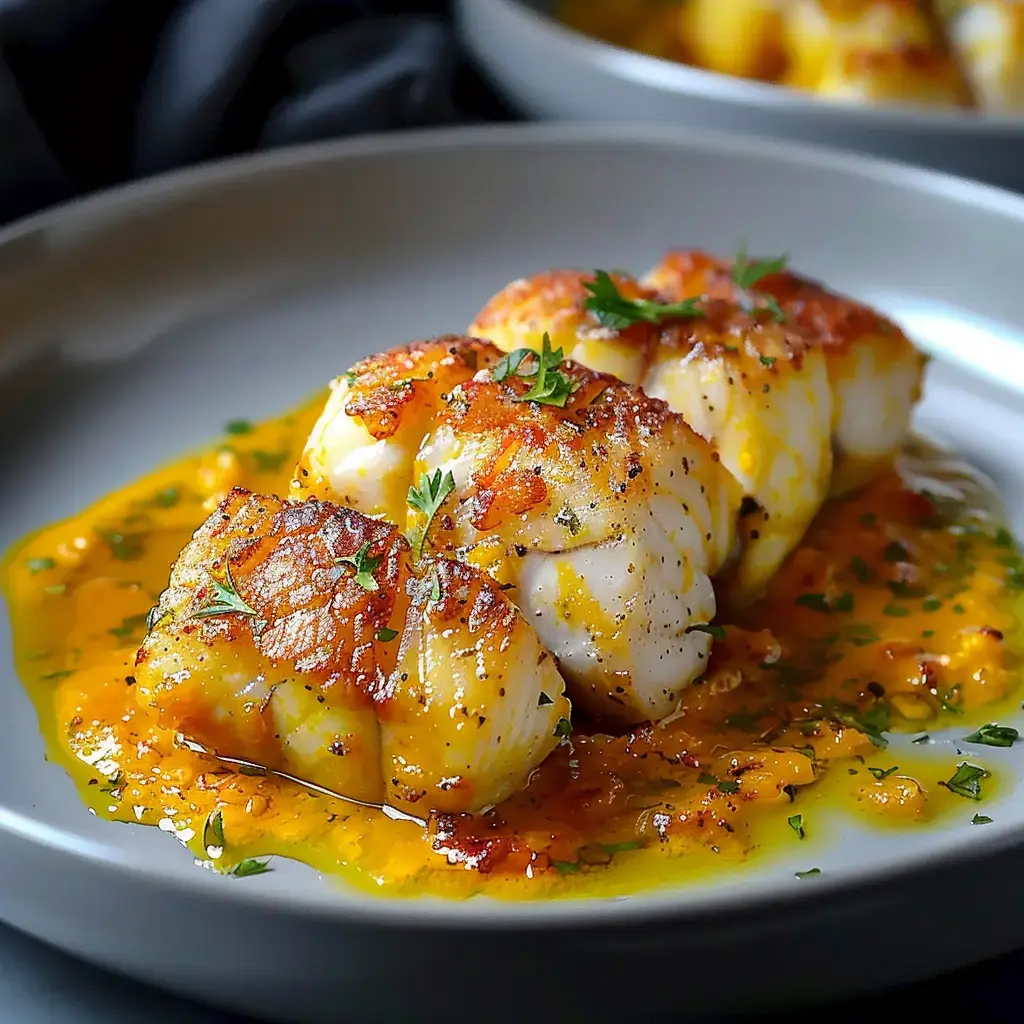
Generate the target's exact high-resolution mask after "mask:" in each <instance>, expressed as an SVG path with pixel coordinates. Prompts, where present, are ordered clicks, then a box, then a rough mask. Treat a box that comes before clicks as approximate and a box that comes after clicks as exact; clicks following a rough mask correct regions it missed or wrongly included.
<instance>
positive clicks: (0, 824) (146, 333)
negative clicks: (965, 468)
mask: <svg viewBox="0 0 1024 1024" xmlns="http://www.w3.org/2000/svg"><path fill="white" fill-rule="evenodd" d="M741 238H746V239H747V241H748V242H749V245H750V247H751V249H752V250H753V251H761V252H778V251H786V252H788V253H790V254H791V256H792V258H793V261H794V262H795V264H796V265H797V266H798V267H806V268H807V269H808V270H810V271H813V272H814V273H816V274H819V275H821V276H823V277H824V278H825V279H826V280H828V281H829V282H831V283H832V284H833V285H835V286H836V287H839V288H843V289H847V290H849V291H850V292H852V293H854V294H856V295H858V296H862V297H864V298H865V299H868V300H871V301H876V302H878V303H880V304H881V305H883V306H884V307H885V308H886V309H887V310H888V311H889V312H891V313H893V314H895V315H896V316H897V317H900V318H902V319H903V320H904V321H905V322H906V323H907V324H908V325H909V326H910V327H911V329H912V330H914V331H915V332H916V334H917V337H918V339H919V340H920V341H921V342H922V343H924V344H925V345H926V346H927V347H929V348H930V349H931V350H932V351H937V352H945V353H946V354H947V355H948V356H949V358H950V359H951V360H953V362H951V363H948V364H945V365H943V364H938V365H935V366H933V368H932V371H931V375H930V380H929V384H928V391H927V397H926V399H925V401H924V403H923V405H922V407H921V411H920V415H919V418H918V424H919V426H920V427H921V428H922V429H923V430H924V431H926V432H927V433H929V434H931V435H933V436H934V437H936V438H937V439H938V440H940V441H942V442H944V443H948V444H950V445H952V446H954V447H956V448H957V449H958V450H960V451H961V452H963V453H964V454H965V455H966V456H967V457H968V458H970V459H971V460H972V461H973V462H975V463H976V464H977V465H978V466H979V467H980V468H982V469H983V470H985V471H987V472H988V473H989V474H990V475H991V476H992V477H993V478H994V479H995V480H996V481H997V482H998V484H999V486H1000V488H1001V489H1002V492H1003V494H1004V496H1005V497H1006V498H1007V500H1008V502H1009V504H1010V506H1011V507H1012V508H1014V509H1018V510H1020V511H1021V512H1022V513H1024V500H1022V499H1024V450H1022V448H1021V446H1020V444H1019V438H1020V437H1022V436H1024V413H1022V410H1021V402H1020V398H1019V395H1020V393H1021V390H1022V389H1024V369H1022V359H1021V350H1020V349H1019V348H1018V347H1017V332H1019V331H1020V329H1021V327H1022V325H1024V288H1021V287H1020V282H1019V266H1020V259H1019V257H1020V253H1021V252H1022V251H1024V199H1019V198H1015V197H1013V196H1009V195H1006V194H1003V193H1000V192H997V191H995V190H992V189H986V188H983V187H980V186H974V185H970V184H966V183H962V182H959V181H956V180H953V179H949V178H945V177H941V176H935V175H929V174H926V173H923V172H916V171H910V170H906V169H902V168H899V167H893V166H889V165H885V164H879V163H875V162H870V161H862V160H858V159H851V158H848V157H841V156H837V155H831V154H828V153H819V152H817V151H813V150H807V149H802V148H793V147H781V146H775V145H771V144H761V143H752V142H741V141H734V140H730V139H726V138H722V137H714V136H701V135H697V134H692V135H689V136H687V137H685V138H684V137H681V136H680V135H679V134H677V133H672V132H670V131H667V130H661V129H657V128H642V127H632V128H630V127H616V126H611V127H598V126H590V127H585V126H576V127H573V126H555V127H526V128H512V129H508V128H496V129H488V130H478V131H472V130H469V131H466V130H462V131H449V132H440V133H424V134H413V135H406V136H394V137H389V138H383V139H367V140H360V141H356V142H350V143H347V144H343V145H329V146H320V147H313V148H307V149H301V150H295V151H289V152H281V153H275V154H273V155H270V156H264V157H261V158H259V159H254V160H244V161H240V162H235V163H229V164H225V165H222V166H218V167H213V168H204V169H199V170H194V171H190V172H187V173H185V174H180V175H175V176H171V177H168V178H163V179H160V180H157V181H154V182H151V183H147V184H143V185H140V186H137V187H133V188H129V189H125V190H123V191H120V192H117V193H113V194H110V195H106V196H101V197H99V198H97V199H94V200H91V201H89V202H86V203H83V204H80V205H76V206H71V207H68V208H65V209H62V210H57V211H55V212H53V213H49V214H45V215H43V216H41V217H38V218H36V219H34V220H32V221H29V222H27V223H24V224H22V225H20V226H17V227H14V228H12V229H10V230H8V231H6V232H5V233H3V234H2V235H0V338H2V339H3V340H2V344H0V375H2V376H0V391H2V394H0V431H2V436H3V438H4V442H5V443H4V444H3V445H2V446H0V507H2V508H3V510H4V513H3V517H2V520H0V543H2V544H3V545H4V546H6V545H7V544H8V543H10V542H12V541H14V540H15V539H17V538H18V537H20V536H21V535H22V534H23V533H24V532H25V531H27V530H30V529H32V528H33V527H35V526H37V525H39V524H41V523H43V522H46V521H50V520H53V519H54V518H57V517H60V516H64V515H66V514H70V513H73V512H75V511H76V510H78V509H79V508H80V507H82V506H83V505H84V504H85V503H87V502H89V501H91V500H92V499H94V498H97V497H98V496H100V495H101V494H103V493H105V492H107V491H109V490H110V489H112V488H114V487H116V486H118V485H120V484H123V483H125V482H127V481H128V480H130V479H131V478H133V477H134V476H136V475H137V474H140V473H142V472H144V471H145V470H147V469H150V468H151V467H153V466H154V465H155V464H157V463H160V462H161V461H164V460H167V459H169V458H171V457H173V456H174V455H175V454H176V453H178V452H180V451H181V450H183V449H186V448H188V447H190V446H192V445H195V444H198V443H200V442H202V441H203V440H204V439H206V438H208V437H211V436H213V435H215V434H216V433H217V432H218V430H219V429H220V426H221V424H222V423H223V422H224V421H225V419H227V418H230V417H231V416H236V415H245V416H250V417H258V416H262V415H264V414H269V413H272V412H275V411H277V410H279V409H283V408H284V407H287V406H289V405H290V404H292V403H294V402H296V401H297V400H299V399H301V398H303V397H304V396H305V395H307V394H308V393H309V392H310V391H311V390H312V389H314V388H316V387H319V386H320V385H322V384H323V383H324V382H325V381H326V380H327V379H328V378H329V377H331V376H332V375H334V374H335V373H337V372H338V371H339V369H340V368H343V367H345V366H348V365H350V364H351V363H352V362H353V361H354V360H355V359H356V357H358V356H360V355H362V354H364V353H367V352H370V351H372V350H377V349H381V348H385V347H388V346H391V345H394V344H397V343H400V342H403V341H406V340H408V339H411V338H414V337H422V336H424V335H429V334H432V333H437V332H443V331H446V330H459V329H461V328H462V326H463V325H464V324H465V323H467V322H468V320H469V319H470V317H471V316H472V315H473V314H474V313H475V312H476V309H477V307H478V306H479V305H480V304H481V303H482V301H483V300H484V299H485V298H486V297H488V296H489V295H490V294H491V293H492V292H493V291H495V290H496V289H497V288H499V287H501V286H502V285H504V284H505V283H506V282H508V281H509V280H511V279H513V278H515V277H517V276H520V275H522V274H524V273H529V272H532V271H534V270H537V269H541V268H543V267H545V266H548V265H580V266H623V265H625V266H630V267H636V268H637V269H638V270H639V269H642V268H644V267H646V266H647V265H648V264H650V263H651V262H653V261H654V260H655V259H656V258H657V257H658V255H659V254H660V253H661V251H662V250H663V249H664V248H665V247H667V246H669V245H672V244H687V243H690V244H700V245H706V246H708V247H710V248H713V249H719V250H724V251H730V250H732V249H733V248H734V246H735V245H736V242H737V240H738V239H741ZM972 367H976V368H978V369H980V370H982V371H987V372H988V374H989V382H988V383H986V382H985V381H983V380H981V379H978V380H975V379H973V378H971V377H968V376H967V374H966V372H965V371H967V370H969V369H970V368H972ZM1016 526H1017V527H1018V528H1024V517H1022V516H1021V515H1018V516H1017V521H1016ZM10 663H11V658H10V648H9V640H8V637H7V630H6V627H4V630H3V635H2V638H0V670H2V671H3V673H4V683H5V685H4V686H3V687H2V689H0V737H2V742H0V878H2V879H3V884H2V885H0V917H2V918H4V919H5V920H7V921H9V922H11V923H12V924H14V925H16V926H17V927H20V928H22V929H25V930H26V931H29V932H31V933H33V934H34V935H37V936H39V937H41V938H43V939H45V940H47V941H49V942H52V943H54V944H56V945H59V946H62V947H64V948H65V949H68V950H71V951H72V952H75V953H77V954H80V955H82V956H84V957H87V958H89V959H91V960H94V961H96V962H98V963H101V964H106V965H108V966H111V967H115V968H117V969H119V970H122V971H125V972H128V973H130V974H133V975H136V976H138V977H141V978H143V979H147V980H150V981H153V982H157V983H159V984H162V985H165V986H167V987H169V988H173V989H175V990H177V991H179V992H183V993H187V994H190V995H193V996H197V997H200V998H202V999H206V1000H209V1001H211V1002H215V1003H219V1004H221V1005H225V1006H230V1007H232V1008H235V1009H244V1010H247V1011H249V1012H259V1013H263V1014H267V1015H275V1016H277V1017H279V1018H281V1019H289V1020H301V1021H324V1022H326V1021H335V1020H337V1017H338V1013H339V1007H345V1008H350V1009H351V1011H352V1016H353V1018H354V1019H359V1020H374V1019H391V1020H395V1019H412V1018H413V1017H417V1018H418V1017H422V1016H423V1015H424V1013H426V1015H427V1016H428V1017H429V1016H430V1014H431V1013H432V1012H434V1008H435V1003H436V1004H437V1006H438V1007H439V1008H443V1010H444V1012H446V1013H447V1012H450V1011H452V1010H454V1011H456V1012H463V1011H466V1008H468V1007H481V1008H484V1007H486V1011H485V1012H486V1013H487V1015H488V1018H489V1019H490V1020H492V1021H497V1022H502V1021H506V1020H508V1021H512V1020H519V1019H521V1018H522V1016H523V1015H524V1014H530V1013H536V1012H537V1011H538V1010H541V1011H542V1016H544V1013H545V1012H548V1013H550V1015H551V1019H576V1014H587V1015H589V1019H590V1020H594V1021H605V1020H609V1021H611V1020H616V1021H619V1020H622V1019H623V1018H624V1017H626V1018H628V1017H629V1015H630V1013H631V1012H632V1011H634V1010H635V1009H636V1007H637V1005H638V1003H637V1000H638V999H640V1000H641V1002H642V1005H643V1006H644V1008H645V1009H646V1010H649V1011H650V1012H651V1013H654V1012H656V1011H663V1010H664V1011H668V1010H671V1009H674V1008H675V1009H679V1010H685V1012H686V1013H688V1014H690V1015H694V1014H697V1013H699V1012H703V1011H708V1012H710V1011H715V1012H718V1013H721V1012H724V1011H726V1010H730V1009H737V1008H750V1007H755V1006H757V1007H763V1006H767V1005H769V1004H772V1003H777V1002H779V1001H788V1000H792V999H797V998H799V999H804V998H810V997H819V996H832V997H838V996H841V995H843V994H844V993H848V992H853V991H858V990H863V989H867V988H870V987H874V986H881V985H886V984H891V983H894V982H898V981H905V980H909V979H911V978H915V977H920V976H923V975H925V974H927V973H929V972H933V971H940V970H946V969H949V968H952V967H954V966H961V965H964V964H966V963H968V962H970V961H972V960H979V959H982V958H984V957H988V956H991V955H994V954H997V953H999V952H1002V951H1004V950H1006V949H1009V948H1011V947H1013V946H1016V945H1024V917H1022V916H1021V914H1020V913H1019V907H1020V906H1021V902H1022V900H1024V876H1022V874H1021V872H1020V870H1019V864H1020V858H1021V856H1022V855H1024V804H1022V802H1021V801H1020V799H1019V798H1018V797H1016V796H1014V794H1013V793H1012V792H1010V790H1011V789H1012V787H1006V789H1005V792H1004V796H1003V797H1001V798H1000V799H999V800H998V801H993V803H992V805H991V807H989V806H986V811H987V812H988V813H990V814H991V815H992V816H993V817H994V818H995V819H996V823H995V824H993V825H989V826H986V827H985V828H984V829H980V828H976V827H974V828H972V827H971V826H969V825H968V821H969V819H970V817H971V813H973V810H974V808H973V807H971V806H967V807H966V808H965V814H964V815H963V819H962V821H958V822H957V823H955V825H953V826H950V827H947V828H928V829H921V830H919V831H916V832H892V831H885V832H869V831H866V830H859V829H857V828H855V827H853V826H852V825H850V826H848V827H847V826H844V827H842V828H837V829H836V830H835V831H834V832H833V833H832V834H831V835H829V836H827V837H822V838H821V840H820V841H817V840H816V841H812V840H810V839H809V840H808V841H807V843H805V844H800V848H799V851H798V853H799V858H800V859H799V861H774V862H772V861H768V862H764V863H762V862H756V863H755V864H753V865H752V866H751V867H750V868H748V869H741V870H737V871H736V872H735V873H734V874H733V875H731V876H723V877H722V878H721V879H718V880H716V881H714V882H713V883H706V884H704V885H702V886H701V887H700V888H694V887H691V888H687V889H680V890H675V891H669V892H662V893H656V894H646V895H644V896H641V897H637V898H635V899H627V900H615V901H604V902H590V903H586V902H575V903H536V904H520V905H507V904H492V903H487V902H472V903H443V902H438V901H419V902H415V901H383V900H374V899H372V898H369V897H366V896H360V895H356V894H353V893H351V892H347V891H346V890H345V889H343V888H342V887H341V886H340V885H339V884H338V883H337V882H334V881H331V880H322V879H320V878H319V877H318V876H316V875H315V874H314V873H313V872H311V871H309V870H307V869H305V868H302V867H300V866H298V865H285V866H283V867H282V869H280V870H277V871H275V872H273V873H271V874H268V875H265V876H260V877H258V878H252V879H248V880H246V881H245V883H242V882H240V881H238V880H235V879H230V878H221V877H217V876H214V875H212V874H211V873H209V872H206V871H202V870H199V869H197V868H195V867H194V866H193V864H192V859H191V857H190V856H189V855H188V854H187V853H186V852H185V851H184V850H183V849H182V848H180V847H179V846H178V845H177V844H176V843H175V842H174V841H173V840H172V839H171V838H170V837H168V836H166V835H163V834H161V833H159V832H157V831H156V830H153V829H144V828H140V827H132V826H126V825H113V824H109V823H106V822H102V821H98V820H96V819H95V818H93V817H91V816H90V815H89V814H87V813H86V811H85V810H84V808H83V807H82V806H81V804H80V803H79V801H78V798H77V797H76V795H75V792H74V790H73V789H72V786H71V784H70V782H69V781H68V780H67V778H66V777H65V775H64V773H63V771H62V770H61V769H60V768H59V767H57V766H55V765H52V764H44V761H43V748H42V744H41V742H40V739H39V737H38V733H37V728H36V720H35V716H34V713H33V711H32V709H31V707H30V705H29V702H28V700H27V698H26V697H25V695H24V694H23V692H22V690H21V688H20V687H19V685H18V684H17V682H16V680H15V678H14V675H13V671H12V670H11V667H10ZM900 742H901V741H899V740H896V741H894V749H895V750H897V751H898V750H899V749H900ZM929 750H931V751H932V752H934V753H935V754H936V756H942V755H943V754H944V755H945V762H948V761H949V759H950V756H951V755H952V750H951V749H950V748H948V747H946V748H943V749H939V748H936V747H931V748H929ZM1022 754H1024V748H1022V749H1021V750H1017V749H1014V750H1009V751H993V752H992V753H991V756H990V760H991V759H995V758H998V760H999V762H1000V763H1001V764H1002V765H1003V766H1004V772H1005V773H1007V774H1009V775H1011V776H1015V777H1016V776H1019V777H1024V758H1022V756H1021V755H1022ZM945 762H944V763H945ZM811 862H813V864H814V866H817V867H820V868H821V869H822V872H823V874H822V875H821V876H820V877H819V878H815V879H813V880H804V881H798V880H796V879H794V877H793V871H794V869H795V868H806V867H808V866H809V864H810V863H811ZM878 943H882V944H883V945H884V947H885V951H886V952H885V955H878V956H877V957H876V956H873V955H872V952H871V950H872V949H876V948H877V944H878ZM858 950H860V952H857V951H858ZM738 971H739V972H740V975H739V976H741V977H742V984H737V983H736V979H737V976H738V975H737V972H738ZM438 1012H441V1009H438Z"/></svg>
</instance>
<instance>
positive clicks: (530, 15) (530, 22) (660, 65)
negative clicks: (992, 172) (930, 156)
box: [456, 0, 1024, 138]
mask: <svg viewBox="0 0 1024 1024" xmlns="http://www.w3.org/2000/svg"><path fill="white" fill-rule="evenodd" d="M485 3H489V4H490V5H491V8H492V11H493V12H495V13H497V14H499V16H501V17H503V18H509V19H515V20H516V21H517V22H518V24H519V27H520V28H521V29H522V30H523V31H524V32H529V33H532V34H533V36H534V38H535V39H536V38H546V39H547V40H548V41H552V40H553V41H557V42H558V43H559V45H561V46H562V47H563V48H564V49H567V51H568V52H569V53H571V54H572V55H573V56H574V57H575V58H576V59H578V60H579V61H582V62H586V63H588V64H590V65H592V66H593V67H594V68H595V69H596V70H598V71H602V72H604V73H605V74H607V75H609V76H611V77H614V78H620V79H626V80H628V81H630V82H633V83H635V84H638V85H642V86H646V87H648V88H651V89H659V90H661V91H663V92H668V93H673V94H675V95H678V96H682V97H692V96H695V95H700V96H701V97H702V98H710V99H714V100H717V101H719V102H726V103H733V104H741V105H743V106H755V105H756V106H762V107H763V106H765V105H767V106H769V107H771V108H773V110H778V111H780V112H784V113H791V114H793V115H797V116H800V115H803V116H815V115H819V116H820V115H821V114H825V115H827V116H829V117H831V118H836V119H839V120H840V121H843V122H844V123H850V124H852V125H863V126H867V127H872V128H876V129H883V130H886V131H901V130H902V131H905V130H907V129H910V130H913V131H920V132H928V131H933V132H934V131H947V132H950V133H951V134H954V135H958V136H959V135H972V134H977V133H979V132H983V133H989V134H991V135H995V136H998V137H1000V138H1005V137H1011V138H1013V137H1024V114H1020V115H1013V114H993V113H987V112H977V111H970V110H959V109H952V110H947V109H940V110H932V109H930V108H928V107H914V106H909V105H908V106H899V105H886V106H883V105H876V106H872V105H867V104H853V103H848V102H844V101H842V100H837V99H831V98H829V97H825V96H813V95H808V94H805V93H803V92H801V91H800V90H798V89H795V88H793V87H791V86H785V85H779V84H776V83H773V82H759V81H752V80H747V79H742V78H738V77H735V76H732V75H726V74H722V73H721V72H718V71H709V70H707V69H705V68H698V67H694V66H691V65H688V64H681V63H679V62H677V61H673V60H668V59H667V58H663V57H655V56H653V55H651V54H647V53H641V52H640V51H639V50H630V49H628V48H627V47H623V46H617V45H616V44H614V43H609V42H606V41H604V40H602V39H597V38H594V37H591V36H588V35H586V33H584V32H580V31H578V30H577V29H574V28H572V27H571V26H569V25H566V24H564V23H563V22H561V21H559V20H558V19H557V18H555V17H553V16H552V15H550V14H547V13H546V12H544V11H540V10H537V9H536V8H535V7H533V6H531V5H529V4H526V3H523V2H522V0H456V6H457V8H458V10H459V14H460V20H461V18H463V17H465V16H466V12H468V11H469V10H470V7H471V6H479V7H481V8H482V7H483V5H484V4H485Z"/></svg>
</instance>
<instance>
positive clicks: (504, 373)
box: [491, 348, 537, 381]
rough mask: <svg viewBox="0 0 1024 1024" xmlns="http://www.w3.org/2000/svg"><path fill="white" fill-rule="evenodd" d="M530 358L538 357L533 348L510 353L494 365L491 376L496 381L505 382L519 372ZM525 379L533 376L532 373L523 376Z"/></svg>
mask: <svg viewBox="0 0 1024 1024" xmlns="http://www.w3.org/2000/svg"><path fill="white" fill-rule="evenodd" d="M528 356H533V357H534V358H536V357H537V353H536V352H534V351H533V349H532V348H517V349H516V350H515V351H514V352H509V354H508V355H507V356H503V357H502V358H501V359H499V360H498V361H497V362H496V363H495V364H494V369H492V370H491V376H492V377H493V378H494V379H495V380H496V381H503V380H505V379H506V378H507V377H509V376H511V375H512V374H514V373H516V372H518V370H519V367H520V366H522V364H523V360H525V359H526V358H527V357H528ZM523 376H524V377H529V376H532V373H525V374H523Z"/></svg>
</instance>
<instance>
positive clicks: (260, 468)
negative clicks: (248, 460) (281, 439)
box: [249, 449, 288, 473]
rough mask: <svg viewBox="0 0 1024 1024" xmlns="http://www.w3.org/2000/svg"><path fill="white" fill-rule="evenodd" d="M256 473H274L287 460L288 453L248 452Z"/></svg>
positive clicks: (258, 450)
mask: <svg viewBox="0 0 1024 1024" xmlns="http://www.w3.org/2000/svg"><path fill="white" fill-rule="evenodd" d="M249 454H250V455H251V456H252V461H253V463H254V465H255V467H256V472H257V473H274V472H276V471H277V470H279V469H280V468H281V467H282V466H283V465H284V464H285V462H287V460H288V452H285V451H282V452H265V451H261V450H260V449H256V450H254V451H251V452H249Z"/></svg>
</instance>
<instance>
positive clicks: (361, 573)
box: [334, 541, 384, 593]
mask: <svg viewBox="0 0 1024 1024" xmlns="http://www.w3.org/2000/svg"><path fill="white" fill-rule="evenodd" d="M371 544H372V541H366V542H365V543H364V544H363V546H362V547H361V548H360V549H359V550H358V551H357V552H356V553H355V554H354V555H344V556H342V557H341V558H335V560H334V564H335V566H337V567H338V568H337V569H336V570H335V577H334V578H335V580H338V579H340V577H341V568H340V567H341V566H343V565H347V566H349V568H351V569H354V570H355V575H354V576H353V577H352V581H353V582H354V583H355V584H356V586H358V587H362V588H363V590H369V591H370V592H371V593H373V592H374V591H376V590H380V585H379V584H378V583H377V581H376V580H375V579H374V578H373V573H374V571H375V570H376V568H377V566H379V565H380V563H381V562H382V561H384V556H383V555H371V554H370V545H371Z"/></svg>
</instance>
